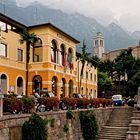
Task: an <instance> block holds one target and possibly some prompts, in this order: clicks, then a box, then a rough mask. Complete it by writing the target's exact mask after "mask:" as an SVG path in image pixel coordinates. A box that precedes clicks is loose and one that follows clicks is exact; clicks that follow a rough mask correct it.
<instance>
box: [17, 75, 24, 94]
mask: <svg viewBox="0 0 140 140" xmlns="http://www.w3.org/2000/svg"><path fill="white" fill-rule="evenodd" d="M17 94H18V95H22V94H23V79H22V77H18V79H17Z"/></svg>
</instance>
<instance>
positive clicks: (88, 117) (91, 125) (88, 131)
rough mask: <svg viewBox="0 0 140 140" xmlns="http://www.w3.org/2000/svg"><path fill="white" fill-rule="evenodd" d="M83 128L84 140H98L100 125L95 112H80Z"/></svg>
mask: <svg viewBox="0 0 140 140" xmlns="http://www.w3.org/2000/svg"><path fill="white" fill-rule="evenodd" d="M79 118H80V123H81V129H82V133H83V137H84V140H97V136H98V125H97V122H96V118H95V116H94V113H93V112H89V111H84V112H82V111H81V112H79Z"/></svg>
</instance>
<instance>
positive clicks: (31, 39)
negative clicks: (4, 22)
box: [20, 29, 37, 96]
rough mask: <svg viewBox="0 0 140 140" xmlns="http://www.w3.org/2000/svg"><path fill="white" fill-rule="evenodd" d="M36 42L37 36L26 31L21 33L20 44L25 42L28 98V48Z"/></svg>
mask: <svg viewBox="0 0 140 140" xmlns="http://www.w3.org/2000/svg"><path fill="white" fill-rule="evenodd" d="M36 41H37V36H36V35H35V34H34V33H29V32H28V31H27V30H26V29H24V30H23V32H22V33H21V39H20V42H21V43H24V42H26V96H28V64H29V60H30V47H31V46H34V43H35V42H36Z"/></svg>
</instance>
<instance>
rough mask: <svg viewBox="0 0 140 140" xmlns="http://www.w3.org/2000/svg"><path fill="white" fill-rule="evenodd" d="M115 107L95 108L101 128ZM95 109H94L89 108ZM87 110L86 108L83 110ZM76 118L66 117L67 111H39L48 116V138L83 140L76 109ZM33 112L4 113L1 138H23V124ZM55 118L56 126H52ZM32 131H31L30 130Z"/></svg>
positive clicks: (0, 122)
mask: <svg viewBox="0 0 140 140" xmlns="http://www.w3.org/2000/svg"><path fill="white" fill-rule="evenodd" d="M112 109H113V108H98V109H94V113H95V116H96V118H97V121H98V125H99V129H100V128H101V127H102V126H103V125H104V124H105V123H106V121H107V120H108V118H109V116H110V113H111V111H112ZM89 110H93V109H89ZM82 111H85V110H82ZM73 112H74V118H73V119H72V120H67V119H66V111H56V112H55V111H50V112H44V113H38V114H39V115H40V116H42V118H47V119H48V120H49V123H48V140H83V137H82V132H81V129H80V120H79V117H78V112H79V110H74V111H73ZM30 116H31V114H18V115H4V116H3V117H1V118H0V140H22V138H21V136H22V133H21V132H22V125H23V123H24V122H25V121H27V120H28V119H29V117H30ZM52 120H53V123H54V126H51V122H52ZM65 124H68V127H69V130H68V132H64V129H63V128H64V125H65ZM29 133H30V132H29Z"/></svg>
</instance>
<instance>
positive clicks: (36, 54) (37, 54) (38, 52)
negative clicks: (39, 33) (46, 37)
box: [33, 38, 43, 62]
mask: <svg viewBox="0 0 140 140" xmlns="http://www.w3.org/2000/svg"><path fill="white" fill-rule="evenodd" d="M42 59H43V48H42V40H41V39H40V38H38V39H37V41H36V42H35V44H34V47H33V61H34V62H41V61H42Z"/></svg>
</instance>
